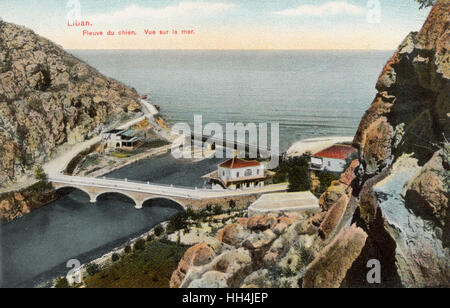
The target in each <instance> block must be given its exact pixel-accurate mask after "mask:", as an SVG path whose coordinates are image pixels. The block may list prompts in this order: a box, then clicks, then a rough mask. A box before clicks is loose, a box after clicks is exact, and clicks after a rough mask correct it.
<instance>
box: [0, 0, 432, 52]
mask: <svg viewBox="0 0 450 308" xmlns="http://www.w3.org/2000/svg"><path fill="white" fill-rule="evenodd" d="M428 13H429V9H426V10H419V5H418V4H417V3H416V2H415V1H414V0H395V1H392V0H336V1H334V0H278V1H276V0H240V1H239V0H199V1H197V0H186V1H184V0H168V1H161V0H147V1H145V0H131V1H125V0H40V1H35V0H0V18H2V19H3V20H5V21H8V22H12V23H16V24H20V25H24V26H26V27H29V28H31V29H32V30H34V31H35V32H36V33H38V34H40V35H42V36H44V37H47V38H49V39H51V40H52V41H54V42H56V43H57V44H59V45H61V46H62V47H64V48H66V49H218V50H223V49H230V50H236V49H237V50H241V49H250V50H304V49H309V50H310V49H328V50H336V49H337V50H354V49H358V50H361V49H362V50H392V49H395V48H396V47H397V46H398V45H399V44H400V43H401V42H402V40H403V39H404V38H405V37H406V35H407V34H408V33H409V32H411V31H418V30H420V28H421V26H422V24H423V22H424V21H425V19H426V16H427V14H428ZM74 19H76V20H78V21H89V22H90V23H91V24H92V25H91V26H88V27H69V26H68V21H69V24H71V23H73V21H74ZM146 29H148V30H155V31H156V33H157V35H145V32H144V30H146ZM109 30H111V31H114V34H115V35H113V36H112V35H111V36H108V35H106V33H107V32H108V31H109ZM121 30H126V31H134V32H135V33H136V35H126V36H123V35H120V36H119V35H118V33H119V31H121ZM160 30H163V31H169V34H168V35H160V34H159V31H160ZM172 30H176V31H177V35H175V34H173V32H172ZM182 30H193V31H194V33H193V34H181V31H182ZM83 31H89V32H92V33H93V32H103V35H102V36H90V35H83Z"/></svg>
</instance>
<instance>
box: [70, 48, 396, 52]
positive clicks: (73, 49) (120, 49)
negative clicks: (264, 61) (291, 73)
mask: <svg viewBox="0 0 450 308" xmlns="http://www.w3.org/2000/svg"><path fill="white" fill-rule="evenodd" d="M64 49H65V50H69V51H77V50H78V51H96V50H98V51H106V50H117V51H395V50H396V49H395V48H393V49H376V48H375V49H358V48H355V49H351V48H349V49H324V48H319V49H178V48H172V49H165V48H155V49H150V48H145V49H144V48H124V49H122V48H64Z"/></svg>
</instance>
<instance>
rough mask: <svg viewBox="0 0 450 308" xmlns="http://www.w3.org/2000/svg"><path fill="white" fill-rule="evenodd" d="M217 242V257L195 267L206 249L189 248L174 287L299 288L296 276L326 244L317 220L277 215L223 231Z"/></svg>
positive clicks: (246, 220) (244, 221)
mask: <svg viewBox="0 0 450 308" xmlns="http://www.w3.org/2000/svg"><path fill="white" fill-rule="evenodd" d="M218 240H219V243H220V245H219V247H218V249H217V252H216V254H215V253H214V254H213V253H212V251H211V254H208V255H213V256H214V257H213V258H212V259H210V260H208V261H209V262H206V263H203V262H202V263H201V264H197V266H195V264H192V260H193V257H192V256H193V253H194V252H195V251H198V250H199V249H200V247H203V246H202V245H206V244H199V245H196V246H194V247H193V248H191V249H189V250H188V251H187V252H186V254H185V256H184V258H183V259H182V261H181V262H180V263H179V266H178V269H177V270H176V271H175V272H174V274H173V275H172V279H171V281H170V286H171V287H189V288H196V287H205V288H214V287H231V288H236V287H280V286H282V285H285V286H298V279H299V277H298V276H297V275H296V273H297V271H298V270H305V268H306V266H307V265H308V264H309V263H310V262H311V261H312V260H313V259H314V256H315V254H316V253H317V252H318V251H319V248H318V246H317V245H319V244H320V242H321V241H320V239H319V237H318V236H317V227H314V226H313V225H312V219H309V218H306V217H301V216H291V217H287V216H279V217H277V216H274V215H269V216H254V217H251V218H243V219H238V220H237V221H236V222H235V223H232V224H229V225H227V226H226V227H225V228H223V229H222V230H220V231H219V233H218ZM210 249H211V248H210ZM203 259H204V258H203ZM187 264H190V265H189V266H187Z"/></svg>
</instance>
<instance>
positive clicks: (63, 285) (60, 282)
mask: <svg viewBox="0 0 450 308" xmlns="http://www.w3.org/2000/svg"><path fill="white" fill-rule="evenodd" d="M55 288H56V289H68V288H70V285H69V282H68V281H67V278H66V277H61V278H58V279H57V280H56V283H55Z"/></svg>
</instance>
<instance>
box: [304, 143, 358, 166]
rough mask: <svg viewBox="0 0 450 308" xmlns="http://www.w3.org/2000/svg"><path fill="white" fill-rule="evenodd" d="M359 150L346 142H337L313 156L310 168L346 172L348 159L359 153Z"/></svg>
mask: <svg viewBox="0 0 450 308" xmlns="http://www.w3.org/2000/svg"><path fill="white" fill-rule="evenodd" d="M357 152H358V151H357V150H356V149H355V148H354V147H352V146H350V145H345V144H335V145H333V146H331V147H329V148H326V149H325V150H323V151H320V152H318V153H315V154H313V155H312V156H311V163H310V169H311V170H315V171H327V172H335V173H342V172H344V171H345V170H344V168H345V165H346V164H347V161H348V160H349V159H351V158H352V157H353V156H355V155H356V154H357Z"/></svg>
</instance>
